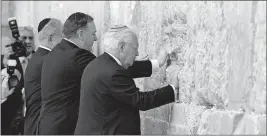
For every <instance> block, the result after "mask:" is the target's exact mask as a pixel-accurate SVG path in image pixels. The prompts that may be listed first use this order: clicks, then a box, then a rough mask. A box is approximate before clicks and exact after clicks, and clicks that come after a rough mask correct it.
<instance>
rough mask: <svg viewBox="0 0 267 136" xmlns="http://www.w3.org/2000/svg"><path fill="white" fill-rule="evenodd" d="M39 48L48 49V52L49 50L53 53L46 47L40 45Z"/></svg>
mask: <svg viewBox="0 0 267 136" xmlns="http://www.w3.org/2000/svg"><path fill="white" fill-rule="evenodd" d="M39 47H40V48H43V49H46V50H48V51H51V49H49V48H47V47H45V46H42V45H40V46H39Z"/></svg>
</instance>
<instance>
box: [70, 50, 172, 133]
mask: <svg viewBox="0 0 267 136" xmlns="http://www.w3.org/2000/svg"><path fill="white" fill-rule="evenodd" d="M81 80H82V81H81V98H80V108H79V116H78V121H77V125H76V129H75V135H84V134H86V135H91V134H93V135H103V134H108V135H114V134H116V135H117V134H123V135H129V134H134V135H139V134H141V132H140V115H139V110H149V109H152V108H155V107H159V106H161V105H164V104H168V103H170V102H173V101H174V90H173V89H172V87H171V86H170V85H168V86H166V87H163V88H160V89H156V90H154V91H150V92H140V91H139V89H138V88H137V87H136V85H135V82H134V80H133V79H132V77H131V74H130V73H129V71H128V70H126V69H124V68H123V67H122V66H120V65H119V64H118V63H117V62H116V61H115V60H114V59H113V58H112V57H111V56H110V55H109V54H107V53H104V54H103V55H101V56H99V57H98V58H97V59H95V60H93V61H92V62H91V63H90V64H89V65H88V66H87V67H86V68H85V70H84V73H83V76H82V79H81Z"/></svg>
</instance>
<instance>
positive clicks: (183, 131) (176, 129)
mask: <svg viewBox="0 0 267 136" xmlns="http://www.w3.org/2000/svg"><path fill="white" fill-rule="evenodd" d="M167 134H168V135H192V134H194V133H192V131H191V130H190V127H189V126H184V125H176V124H170V127H169V128H168V130H167Z"/></svg>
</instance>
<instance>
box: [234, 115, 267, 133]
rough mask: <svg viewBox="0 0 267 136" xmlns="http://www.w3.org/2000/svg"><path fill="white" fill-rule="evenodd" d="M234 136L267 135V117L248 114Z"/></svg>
mask: <svg viewBox="0 0 267 136" xmlns="http://www.w3.org/2000/svg"><path fill="white" fill-rule="evenodd" d="M233 134H234V135H240V134H242V135H266V115H255V114H246V115H245V116H244V118H243V119H242V120H241V122H240V124H238V126H237V128H236V130H235V131H234V133H233Z"/></svg>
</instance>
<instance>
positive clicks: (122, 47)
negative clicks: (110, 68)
mask: <svg viewBox="0 0 267 136" xmlns="http://www.w3.org/2000/svg"><path fill="white" fill-rule="evenodd" d="M118 45H119V50H120V52H122V51H123V50H124V48H125V42H124V41H123V40H121V41H119V43H118Z"/></svg>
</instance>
